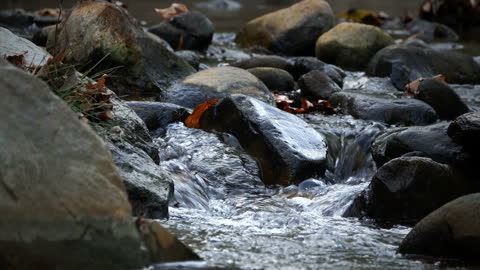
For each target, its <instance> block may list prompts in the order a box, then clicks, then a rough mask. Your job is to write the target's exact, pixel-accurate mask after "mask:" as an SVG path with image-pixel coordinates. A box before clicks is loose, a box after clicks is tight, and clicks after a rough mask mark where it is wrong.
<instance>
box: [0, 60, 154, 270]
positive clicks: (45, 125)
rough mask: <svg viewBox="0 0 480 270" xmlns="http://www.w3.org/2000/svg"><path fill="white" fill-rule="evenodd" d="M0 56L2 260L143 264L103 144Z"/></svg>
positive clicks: (44, 264) (22, 265) (8, 264)
mask: <svg viewBox="0 0 480 270" xmlns="http://www.w3.org/2000/svg"><path fill="white" fill-rule="evenodd" d="M0 63H1V64H0V65H1V67H0V73H1V76H0V84H1V88H2V92H3V94H4V95H5V96H4V98H3V99H2V102H1V103H2V106H0V108H1V109H0V110H2V113H1V115H2V121H0V123H1V124H0V125H1V128H0V141H1V142H2V151H1V154H0V160H2V162H1V164H2V165H1V166H2V169H1V170H0V171H1V173H0V182H1V183H2V189H1V190H0V193H1V194H2V195H1V196H0V200H1V201H2V203H1V204H0V205H1V212H2V216H3V218H2V220H1V221H0V228H1V230H0V231H1V232H0V250H1V252H0V254H1V255H0V257H1V259H0V266H1V267H2V268H4V269H11V268H14V269H32V268H38V267H40V268H44V269H53V268H57V269H85V268H90V269H104V268H130V267H132V268H136V267H143V266H144V265H145V264H147V263H148V262H149V259H148V255H147V254H145V252H144V251H141V246H142V241H141V238H140V236H139V234H138V232H137V230H136V228H135V226H134V224H133V222H132V221H131V207H130V205H129V203H128V200H127V195H126V193H125V187H124V186H123V183H122V179H121V177H120V175H119V174H118V171H117V169H116V168H115V164H114V163H113V161H112V157H111V154H110V153H109V151H108V149H107V148H106V146H105V144H104V143H103V142H102V140H101V139H100V138H99V137H97V135H95V133H94V132H93V131H92V130H91V129H90V128H89V127H88V126H86V125H85V124H84V123H82V122H81V121H80V120H78V117H77V115H76V114H75V113H73V112H72V111H71V110H70V108H69V107H68V106H67V105H66V104H64V103H63V102H62V101H61V100H60V99H59V98H57V97H56V96H54V95H53V94H52V93H51V92H50V89H48V87H47V85H46V84H44V83H43V82H41V81H39V80H38V79H36V78H34V77H32V76H30V75H28V74H26V73H23V72H22V71H20V70H18V69H16V68H14V67H12V66H9V65H5V64H4V60H3V59H1V60H0ZM18 110H21V113H20V112H19V111H18ZM24 153H29V154H28V155H25V154H24Z"/></svg>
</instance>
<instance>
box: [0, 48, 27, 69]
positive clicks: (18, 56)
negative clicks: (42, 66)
mask: <svg viewBox="0 0 480 270" xmlns="http://www.w3.org/2000/svg"><path fill="white" fill-rule="evenodd" d="M27 53H28V51H21V52H16V53H11V54H6V55H5V56H4V58H5V60H7V61H8V62H10V63H11V64H13V65H15V66H16V67H19V68H22V69H23V68H25V65H26V62H25V54H27Z"/></svg>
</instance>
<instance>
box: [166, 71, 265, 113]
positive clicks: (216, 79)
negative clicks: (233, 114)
mask: <svg viewBox="0 0 480 270" xmlns="http://www.w3.org/2000/svg"><path fill="white" fill-rule="evenodd" d="M231 94H244V95H248V96H251V97H254V98H257V99H259V100H261V101H264V102H266V103H270V104H274V101H273V97H272V95H271V94H270V91H268V88H267V87H266V86H265V85H264V84H263V83H262V82H261V81H260V80H259V79H258V78H257V77H255V76H253V75H252V74H251V73H249V72H248V71H245V70H243V69H239V68H235V67H218V68H211V69H207V70H202V71H200V72H198V73H195V74H193V75H191V76H189V77H187V78H185V79H184V80H183V81H182V82H180V83H177V84H176V85H174V86H172V87H171V88H170V89H168V91H167V94H166V98H165V101H166V102H170V103H174V104H178V105H180V106H185V107H187V108H194V107H195V106H197V105H198V104H200V103H203V102H206V101H208V100H211V99H215V98H222V97H225V96H227V95H231Z"/></svg>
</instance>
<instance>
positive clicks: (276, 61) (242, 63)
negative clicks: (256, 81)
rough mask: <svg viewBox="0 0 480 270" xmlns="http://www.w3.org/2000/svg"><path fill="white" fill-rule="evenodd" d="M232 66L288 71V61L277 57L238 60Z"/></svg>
mask: <svg viewBox="0 0 480 270" xmlns="http://www.w3.org/2000/svg"><path fill="white" fill-rule="evenodd" d="M230 65H231V66H234V67H238V68H243V69H251V68H257V67H270V68H279V69H286V66H287V59H286V58H284V57H281V56H276V55H262V56H256V57H253V58H249V59H244V60H238V61H235V62H233V63H231V64H230Z"/></svg>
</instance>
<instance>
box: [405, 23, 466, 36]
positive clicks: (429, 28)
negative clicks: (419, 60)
mask: <svg viewBox="0 0 480 270" xmlns="http://www.w3.org/2000/svg"><path fill="white" fill-rule="evenodd" d="M406 28H407V30H408V31H410V32H412V33H420V38H422V39H424V40H427V41H433V40H444V41H457V40H458V39H459V37H458V35H457V33H455V31H454V30H453V29H452V28H450V27H448V26H446V25H444V24H440V23H435V22H429V21H426V20H421V19H416V20H413V21H411V22H409V23H408V24H407V25H406Z"/></svg>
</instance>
